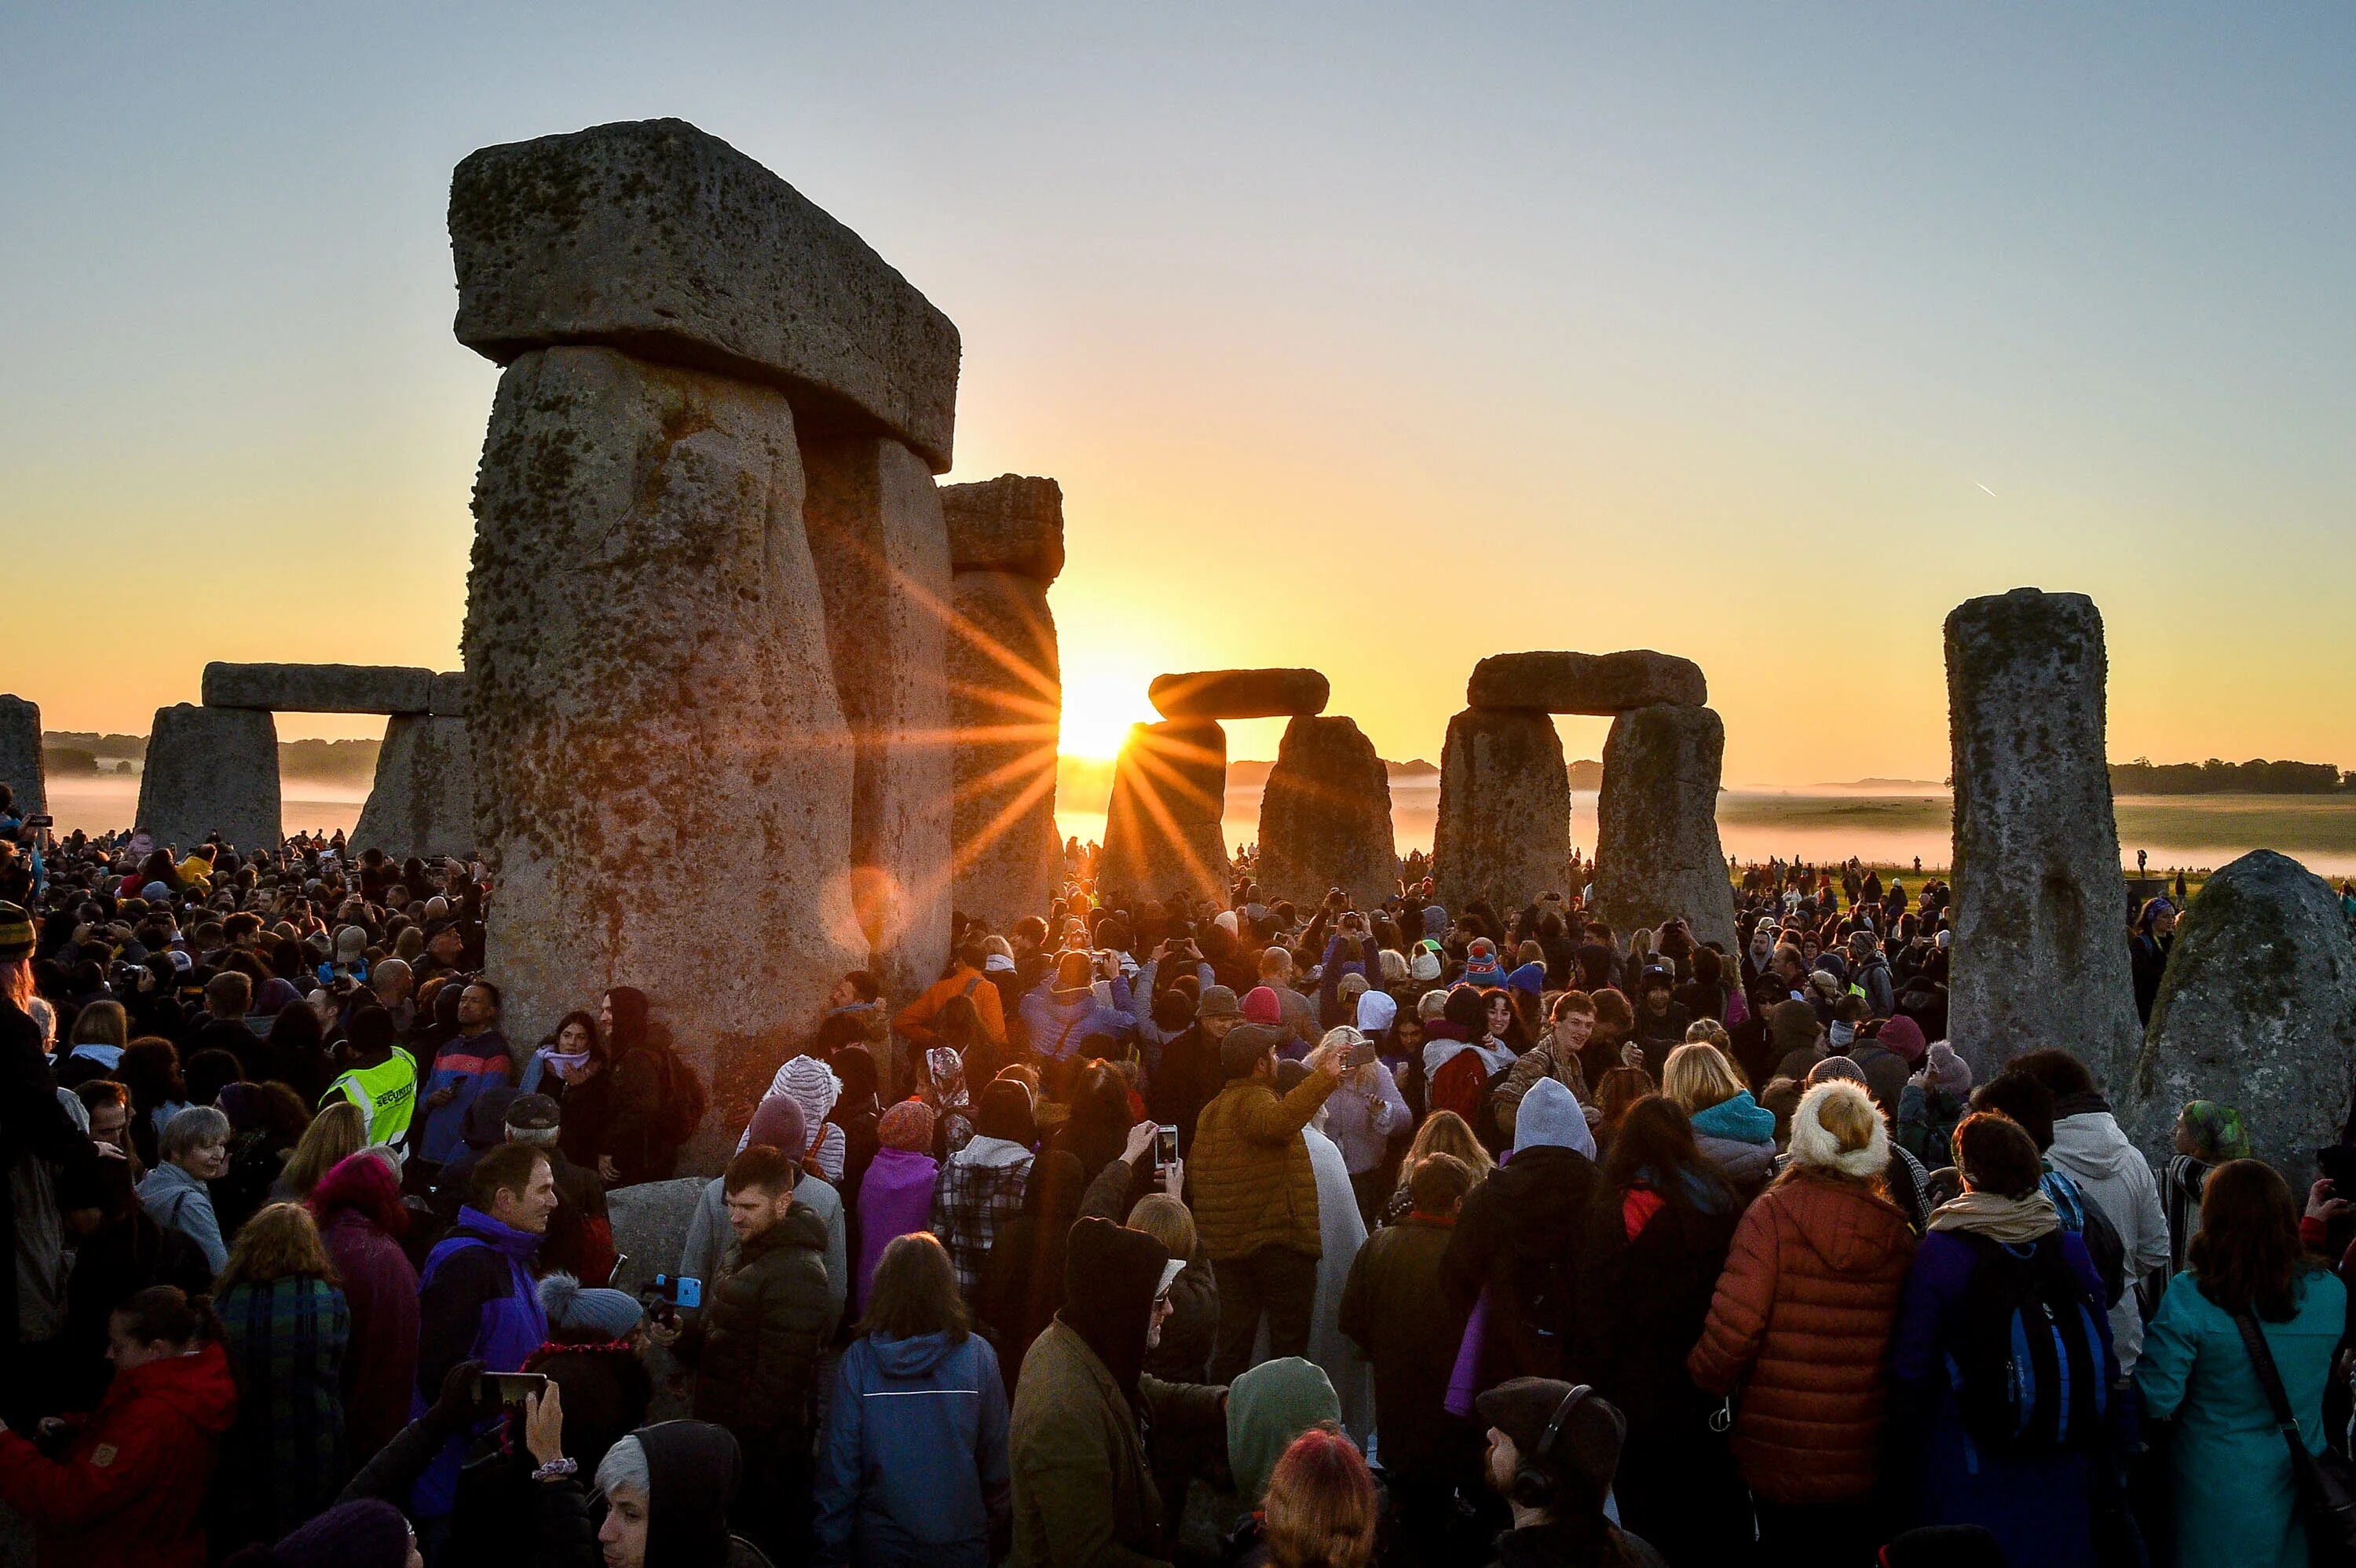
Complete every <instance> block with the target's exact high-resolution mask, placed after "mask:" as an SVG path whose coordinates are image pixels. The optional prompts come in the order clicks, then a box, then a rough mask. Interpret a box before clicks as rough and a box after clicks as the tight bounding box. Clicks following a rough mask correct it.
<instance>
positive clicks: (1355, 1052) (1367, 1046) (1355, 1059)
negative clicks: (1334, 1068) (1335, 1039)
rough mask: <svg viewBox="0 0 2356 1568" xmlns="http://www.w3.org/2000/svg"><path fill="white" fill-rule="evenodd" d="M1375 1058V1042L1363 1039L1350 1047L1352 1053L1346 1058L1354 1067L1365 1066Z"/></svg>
mask: <svg viewBox="0 0 2356 1568" xmlns="http://www.w3.org/2000/svg"><path fill="white" fill-rule="evenodd" d="M1374 1059H1375V1042H1374V1041H1373V1040H1361V1041H1359V1042H1358V1043H1357V1044H1356V1045H1354V1046H1352V1047H1351V1048H1350V1054H1349V1055H1348V1056H1347V1057H1346V1058H1345V1059H1344V1060H1345V1061H1347V1062H1348V1063H1349V1065H1350V1066H1352V1067H1364V1066H1365V1065H1366V1064H1367V1063H1369V1062H1371V1061H1374Z"/></svg>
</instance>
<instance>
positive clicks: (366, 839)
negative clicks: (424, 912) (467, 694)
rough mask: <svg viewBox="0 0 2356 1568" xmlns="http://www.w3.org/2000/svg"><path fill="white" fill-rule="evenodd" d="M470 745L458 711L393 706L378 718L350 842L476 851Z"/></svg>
mask: <svg viewBox="0 0 2356 1568" xmlns="http://www.w3.org/2000/svg"><path fill="white" fill-rule="evenodd" d="M475 845H476V836H475V750H474V747H473V745H472V744H471V743H470V742H469V741H467V739H466V719H465V717H464V716H463V715H457V716H450V715H441V714H429V713H396V714H394V715H393V716H392V717H391V719H389V720H386V721H385V726H384V743H383V745H382V746H381V747H380V748H379V749H378V752H377V757H376V781H375V783H374V784H370V785H369V797H368V803H367V804H366V805H362V806H361V807H360V819H359V825H358V826H357V827H354V828H353V829H352V835H351V847H352V848H354V849H356V850H357V849H381V850H383V851H384V852H385V853H386V854H387V855H390V856H391V857H392V858H393V859H396V860H402V859H408V858H409V857H410V856H412V855H416V856H419V857H421V858H423V857H431V856H438V855H453V856H458V857H461V858H464V857H467V856H471V855H472V854H474V852H475Z"/></svg>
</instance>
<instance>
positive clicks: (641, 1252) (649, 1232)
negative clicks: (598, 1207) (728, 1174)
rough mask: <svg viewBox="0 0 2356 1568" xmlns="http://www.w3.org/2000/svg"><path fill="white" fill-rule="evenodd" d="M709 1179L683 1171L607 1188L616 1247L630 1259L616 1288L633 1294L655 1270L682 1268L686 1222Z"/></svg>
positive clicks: (691, 1218)
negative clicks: (670, 1176)
mask: <svg viewBox="0 0 2356 1568" xmlns="http://www.w3.org/2000/svg"><path fill="white" fill-rule="evenodd" d="M732 1142H733V1140H732ZM711 1185H712V1184H711V1183H710V1182H709V1181H707V1180H705V1179H703V1178H702V1177H700V1176H693V1177H690V1176H682V1177H674V1178H672V1179H669V1180H668V1181H641V1182H637V1183H635V1184H633V1185H631V1186H628V1187H616V1188H615V1189H613V1190H612V1191H610V1192H608V1193H606V1194H605V1217H606V1219H607V1220H608V1221H610V1222H611V1224H612V1226H613V1230H614V1251H615V1252H616V1253H617V1254H619V1255H620V1256H621V1257H623V1258H626V1259H627V1260H628V1261H627V1262H626V1263H624V1264H622V1267H621V1270H620V1272H618V1273H617V1274H616V1275H615V1276H614V1278H613V1281H612V1284H613V1286H614V1288H615V1289H616V1290H626V1291H628V1292H629V1293H630V1294H631V1295H632V1296H636V1295H637V1293H638V1292H639V1291H641V1290H644V1289H645V1288H646V1287H647V1286H648V1285H652V1284H653V1283H654V1278H655V1275H659V1274H677V1273H679V1272H680V1266H679V1265H680V1258H681V1257H682V1256H683V1255H684V1254H685V1253H686V1252H687V1228H688V1226H689V1225H690V1224H691V1223H692V1222H693V1221H694V1219H695V1211H696V1208H697V1206H698V1205H699V1204H701V1202H702V1201H703V1189H705V1188H707V1187H709V1186H711ZM704 1288H705V1289H707V1290H709V1289H711V1288H712V1282H711V1281H709V1280H706V1281H705V1282H704Z"/></svg>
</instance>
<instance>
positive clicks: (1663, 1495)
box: [1572, 1094, 1751, 1563]
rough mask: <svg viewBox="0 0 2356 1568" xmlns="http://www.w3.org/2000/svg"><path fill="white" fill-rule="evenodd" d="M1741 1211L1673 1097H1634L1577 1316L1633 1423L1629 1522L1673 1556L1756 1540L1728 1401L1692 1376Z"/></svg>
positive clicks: (1590, 1355) (1623, 1511)
mask: <svg viewBox="0 0 2356 1568" xmlns="http://www.w3.org/2000/svg"><path fill="white" fill-rule="evenodd" d="M1740 1212H1741V1207H1740V1203H1739V1202H1738V1201H1737V1200H1736V1198H1735V1194H1734V1190H1733V1189H1732V1188H1730V1186H1728V1185H1727V1182H1726V1179H1725V1177H1724V1175H1723V1174H1722V1173H1721V1172H1720V1171H1719V1168H1718V1167H1717V1166H1716V1165H1715V1164H1714V1163H1713V1162H1712V1161H1711V1160H1710V1159H1709V1158H1708V1157H1707V1156H1706V1155H1704V1154H1703V1153H1702V1151H1701V1150H1700V1148H1699V1147H1697V1146H1696V1144H1695V1141H1694V1132H1693V1124H1692V1123H1691V1122H1689V1121H1688V1120H1687V1118H1686V1114H1685V1111H1684V1109H1683V1108H1682V1107H1680V1106H1679V1105H1678V1104H1677V1103H1676V1101H1674V1100H1672V1099H1669V1098H1668V1097H1667V1096H1665V1095H1661V1094H1647V1095H1645V1096H1644V1097H1643V1098H1642V1099H1639V1100H1638V1101H1636V1102H1635V1103H1634V1104H1633V1105H1631V1106H1629V1108H1628V1111H1627V1113H1626V1115H1623V1116H1622V1118H1621V1119H1620V1124H1619V1127H1618V1130H1617V1132H1616V1133H1615V1135H1614V1136H1613V1137H1612V1147H1611V1149H1610V1151H1609V1152H1608V1153H1607V1154H1606V1155H1605V1156H1604V1159H1603V1181H1602V1185H1601V1188H1600V1189H1599V1190H1598V1192H1597V1195H1596V1203H1595V1206H1594V1208H1593V1210H1592V1211H1590V1214H1589V1217H1588V1223H1587V1241H1586V1247H1585V1251H1584V1253H1583V1254H1582V1256H1583V1259H1584V1261H1583V1263H1582V1264H1581V1266H1580V1270H1579V1274H1578V1276H1577V1280H1576V1282H1575V1284H1574V1286H1573V1296H1572V1301H1573V1311H1574V1316H1575V1321H1576V1322H1577V1324H1578V1328H1579V1344H1580V1354H1581V1356H1582V1357H1583V1358H1584V1359H1585V1360H1586V1364H1587V1365H1589V1366H1590V1367H1591V1368H1593V1369H1594V1374H1593V1375H1594V1379H1595V1388H1596V1392H1599V1393H1601V1394H1602V1395H1603V1396H1604V1397H1605V1398H1607V1399H1609V1400H1610V1401H1611V1402H1612V1403H1613V1404H1614V1405H1616V1406H1618V1407H1619V1409H1620V1412H1621V1413H1622V1414H1623V1415H1624V1416H1626V1417H1627V1421H1628V1435H1627V1439H1626V1445H1625V1446H1624V1447H1623V1448H1622V1450H1621V1456H1620V1475H1619V1479H1618V1480H1617V1481H1616V1482H1615V1483H1614V1486H1615V1488H1616V1491H1617V1495H1618V1497H1619V1499H1620V1517H1621V1521H1622V1523H1623V1524H1625V1525H1626V1526H1627V1527H1628V1528H1629V1529H1630V1530H1632V1531H1635V1533H1636V1534H1638V1535H1639V1536H1642V1537H1643V1538H1644V1540H1645V1541H1649V1542H1651V1543H1652V1544H1653V1545H1654V1546H1655V1548H1657V1549H1658V1550H1659V1551H1660V1552H1661V1553H1662V1555H1664V1556H1665V1557H1666V1558H1667V1559H1668V1560H1669V1561H1670V1562H1671V1563H1716V1562H1725V1561H1732V1560H1735V1559H1737V1558H1740V1556H1741V1555H1743V1553H1745V1552H1748V1550H1749V1548H1750V1541H1751V1519H1750V1509H1749V1504H1748V1501H1747V1499H1745V1498H1744V1497H1743V1494H1742V1478H1741V1477H1740V1475H1738V1474H1737V1473H1736V1471H1735V1467H1734V1456H1733V1455H1732V1453H1731V1452H1730V1450H1729V1449H1728V1447H1727V1442H1726V1435H1725V1434H1724V1433H1723V1432H1719V1431H1715V1430H1713V1429H1712V1426H1711V1423H1710V1419H1709V1418H1710V1415H1711V1413H1713V1412H1714V1411H1715V1410H1716V1409H1717V1408H1718V1406H1719V1400H1718V1399H1716V1398H1714V1397H1712V1396H1710V1395H1707V1394H1704V1393H1703V1392H1701V1391H1700V1390H1699V1389H1697V1388H1696V1387H1695V1386H1694V1382H1693V1379H1692V1378H1691V1377H1690V1376H1688V1375H1687V1371H1686V1354H1687V1351H1689V1350H1691V1349H1693V1347H1694V1343H1695V1341H1696V1340H1697V1339H1700V1338H1701V1330H1702V1324H1703V1322H1704V1321H1705V1320H1706V1319H1707V1318H1708V1316H1709V1304H1710V1297H1711V1295H1712V1293H1713V1292H1714V1290H1715V1289H1716V1286H1717V1285H1718V1277H1719V1273H1720V1272H1721V1271H1722V1270H1723V1269H1724V1267H1725V1264H1726V1253H1727V1248H1728V1246H1729V1245H1730V1243H1732V1241H1733V1239H1734V1226H1735V1221H1736V1220H1737V1218H1738V1217H1739V1216H1740Z"/></svg>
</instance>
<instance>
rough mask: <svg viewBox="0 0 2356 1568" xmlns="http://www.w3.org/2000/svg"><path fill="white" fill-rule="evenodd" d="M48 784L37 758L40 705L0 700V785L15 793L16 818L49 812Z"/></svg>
mask: <svg viewBox="0 0 2356 1568" xmlns="http://www.w3.org/2000/svg"><path fill="white" fill-rule="evenodd" d="M48 780H49V773H48V763H45V762H44V761H43V760H42V757H41V708H40V704H38V703H37V702H27V701H26V700H25V699H23V698H21V697H17V696H15V695H13V694H11V695H8V696H0V784H6V785H7V786H8V787H9V788H10V789H12V790H14V791H16V811H17V814H18V815H19V816H32V815H34V814H35V813H37V812H43V811H47V810H48V809H49V783H48Z"/></svg>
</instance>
